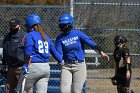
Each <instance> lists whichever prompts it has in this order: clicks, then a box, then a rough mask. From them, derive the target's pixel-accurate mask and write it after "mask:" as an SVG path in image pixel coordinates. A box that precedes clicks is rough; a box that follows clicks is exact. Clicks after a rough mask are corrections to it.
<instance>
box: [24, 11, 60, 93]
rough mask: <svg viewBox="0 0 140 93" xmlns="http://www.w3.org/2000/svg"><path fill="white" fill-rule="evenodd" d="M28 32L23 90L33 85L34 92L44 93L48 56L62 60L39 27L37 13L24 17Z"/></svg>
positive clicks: (47, 75)
mask: <svg viewBox="0 0 140 93" xmlns="http://www.w3.org/2000/svg"><path fill="white" fill-rule="evenodd" d="M26 23H27V28H28V30H29V33H28V34H27V35H26V38H25V44H24V46H25V64H24V66H23V73H24V74H27V79H26V83H25V91H26V92H27V93H29V92H28V91H29V89H30V88H32V87H33V86H34V92H35V93H46V92H47V85H48V79H49V76H50V66H49V56H50V54H52V56H53V57H54V58H55V59H56V60H57V61H58V62H62V56H61V55H60V54H59V53H58V52H57V51H56V49H55V47H54V45H53V43H52V41H51V39H50V38H49V36H47V35H46V34H45V32H44V31H43V29H42V27H41V19H40V17H39V16H38V15H37V14H30V15H28V16H27V17H26Z"/></svg>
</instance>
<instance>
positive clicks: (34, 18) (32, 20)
mask: <svg viewBox="0 0 140 93" xmlns="http://www.w3.org/2000/svg"><path fill="white" fill-rule="evenodd" d="M26 23H27V27H28V28H30V27H32V26H33V25H35V24H41V18H40V17H39V15H37V14H29V15H28V16H27V17H26Z"/></svg>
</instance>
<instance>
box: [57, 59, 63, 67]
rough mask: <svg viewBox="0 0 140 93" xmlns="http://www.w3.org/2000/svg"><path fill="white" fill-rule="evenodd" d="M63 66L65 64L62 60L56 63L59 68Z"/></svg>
mask: <svg viewBox="0 0 140 93" xmlns="http://www.w3.org/2000/svg"><path fill="white" fill-rule="evenodd" d="M64 64H65V63H64V60H63V61H62V62H58V63H57V65H58V66H59V67H62V66H63V65H64Z"/></svg>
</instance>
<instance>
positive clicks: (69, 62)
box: [65, 59, 85, 64]
mask: <svg viewBox="0 0 140 93" xmlns="http://www.w3.org/2000/svg"><path fill="white" fill-rule="evenodd" d="M83 62H85V60H84V59H83V60H67V61H65V63H66V64H76V63H83Z"/></svg>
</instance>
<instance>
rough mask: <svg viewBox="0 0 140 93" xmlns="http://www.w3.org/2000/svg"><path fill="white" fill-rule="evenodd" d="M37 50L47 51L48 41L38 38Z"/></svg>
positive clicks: (40, 51)
mask: <svg viewBox="0 0 140 93" xmlns="http://www.w3.org/2000/svg"><path fill="white" fill-rule="evenodd" d="M38 50H39V53H44V52H45V53H48V42H43V41H41V40H38Z"/></svg>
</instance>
